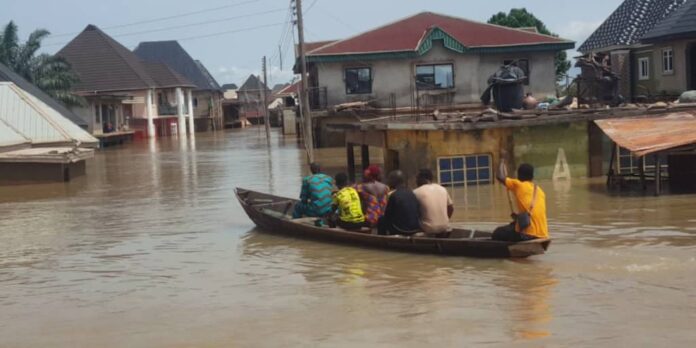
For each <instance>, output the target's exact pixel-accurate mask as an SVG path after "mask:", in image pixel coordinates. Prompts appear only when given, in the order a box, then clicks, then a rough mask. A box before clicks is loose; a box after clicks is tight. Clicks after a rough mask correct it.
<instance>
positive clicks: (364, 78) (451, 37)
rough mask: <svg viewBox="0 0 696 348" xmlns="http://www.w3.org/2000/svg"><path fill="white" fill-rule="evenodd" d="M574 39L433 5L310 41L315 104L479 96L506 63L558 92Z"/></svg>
mask: <svg viewBox="0 0 696 348" xmlns="http://www.w3.org/2000/svg"><path fill="white" fill-rule="evenodd" d="M574 47H575V44H574V42H572V41H568V40H564V39H561V38H558V37H553V36H548V35H543V34H539V33H537V32H536V31H535V30H528V29H513V28H507V27H502V26H497V25H492V24H485V23H479V22H474V21H471V20H467V19H463V18H457V17H452V16H448V15H442V14H436V13H431V12H423V13H418V14H416V15H413V16H410V17H408V18H404V19H401V20H398V21H396V22H393V23H389V24H386V25H384V26H381V27H379V28H376V29H373V30H369V31H367V32H364V33H361V34H358V35H355V36H353V37H350V38H347V39H343V40H338V41H327V42H323V43H318V44H317V43H315V44H307V47H306V51H307V53H306V56H307V65H308V73H309V78H308V84H309V88H310V90H309V97H310V104H311V107H312V109H324V108H326V107H330V106H333V105H337V104H342V103H347V102H354V101H369V102H371V103H372V104H373V105H376V106H378V107H383V108H384V107H386V108H388V107H393V108H397V107H412V108H413V107H432V106H438V105H456V104H467V103H479V98H480V96H481V94H482V93H483V92H484V90H485V89H486V88H487V87H488V83H487V81H488V78H489V77H490V76H491V75H492V74H493V73H495V72H496V71H497V70H498V69H499V68H500V67H501V66H502V65H506V64H511V63H515V64H517V66H519V67H520V68H521V69H522V70H524V71H525V74H526V76H527V80H526V81H525V90H526V92H528V93H534V94H536V95H539V96H547V95H555V94H556V88H555V82H556V75H555V68H554V57H555V55H556V53H557V52H558V51H561V50H566V49H572V48H574Z"/></svg>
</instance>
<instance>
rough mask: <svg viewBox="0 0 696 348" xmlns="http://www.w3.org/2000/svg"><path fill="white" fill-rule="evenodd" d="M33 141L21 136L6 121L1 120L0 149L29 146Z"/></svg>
mask: <svg viewBox="0 0 696 348" xmlns="http://www.w3.org/2000/svg"><path fill="white" fill-rule="evenodd" d="M30 142H31V141H30V140H29V139H27V138H25V137H24V136H23V135H21V134H19V133H18V132H17V131H16V130H14V129H13V128H12V127H10V126H9V125H8V124H7V123H5V121H3V120H0V149H2V148H3V147H7V146H16V145H21V144H29V143H30Z"/></svg>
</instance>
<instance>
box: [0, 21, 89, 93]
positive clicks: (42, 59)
mask: <svg viewBox="0 0 696 348" xmlns="http://www.w3.org/2000/svg"><path fill="white" fill-rule="evenodd" d="M48 35H50V33H49V32H48V31H47V30H44V29H37V30H35V31H34V32H32V33H31V35H29V38H28V39H27V41H26V42H25V43H23V44H22V43H20V42H19V38H18V36H17V25H16V24H15V23H14V22H12V21H10V23H8V24H7V25H6V26H5V28H4V30H2V33H0V63H2V64H5V65H6V66H8V67H9V68H10V69H12V70H13V71H14V72H15V73H17V74H18V75H20V76H22V77H24V78H25V79H27V81H29V82H31V83H33V84H34V85H36V86H37V87H38V88H40V89H41V90H43V91H44V92H46V94H48V95H50V96H51V97H53V98H54V99H56V100H58V101H60V102H62V103H63V104H65V105H67V106H79V105H84V104H85V101H84V99H83V98H82V97H79V96H76V95H74V94H72V93H71V92H70V90H71V87H72V86H73V85H74V84H75V83H77V82H78V81H79V80H78V78H77V75H75V74H74V73H73V72H72V70H71V68H70V64H69V63H68V62H67V61H66V60H65V59H63V58H62V57H58V56H54V55H50V54H45V53H44V54H39V55H37V54H36V53H37V52H38V51H39V49H40V48H41V41H42V40H43V39H44V38H46V37H47V36H48Z"/></svg>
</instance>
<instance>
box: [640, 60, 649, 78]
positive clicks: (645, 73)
mask: <svg viewBox="0 0 696 348" xmlns="http://www.w3.org/2000/svg"><path fill="white" fill-rule="evenodd" d="M638 79H639V80H650V58H648V57H643V58H638Z"/></svg>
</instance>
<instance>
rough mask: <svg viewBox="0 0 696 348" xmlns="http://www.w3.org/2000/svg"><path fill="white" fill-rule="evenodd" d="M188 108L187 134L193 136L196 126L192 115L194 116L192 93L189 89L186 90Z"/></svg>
mask: <svg viewBox="0 0 696 348" xmlns="http://www.w3.org/2000/svg"><path fill="white" fill-rule="evenodd" d="M188 110H189V112H188V125H189V134H191V136H192V137H193V136H195V133H196V126H195V122H194V120H193V116H194V114H193V93H192V92H191V90H190V89H189V90H188Z"/></svg>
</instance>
